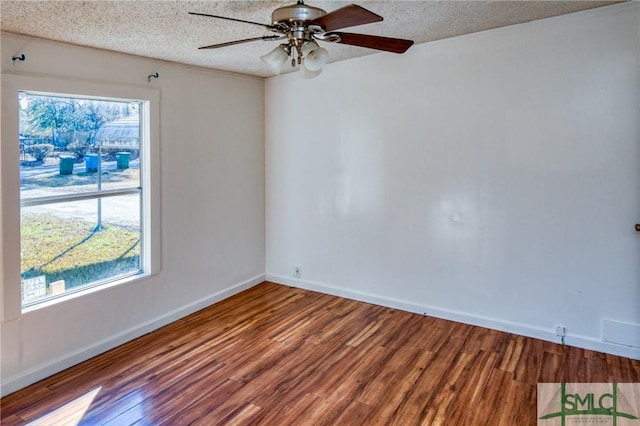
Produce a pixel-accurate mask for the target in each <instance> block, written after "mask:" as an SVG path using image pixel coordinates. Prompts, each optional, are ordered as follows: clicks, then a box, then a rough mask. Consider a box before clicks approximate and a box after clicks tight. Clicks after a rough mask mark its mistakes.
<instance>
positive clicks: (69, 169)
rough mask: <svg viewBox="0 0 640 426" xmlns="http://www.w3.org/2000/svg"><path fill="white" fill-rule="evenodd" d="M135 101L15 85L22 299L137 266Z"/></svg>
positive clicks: (114, 275) (31, 300) (137, 105)
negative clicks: (27, 89)
mask: <svg viewBox="0 0 640 426" xmlns="http://www.w3.org/2000/svg"><path fill="white" fill-rule="evenodd" d="M143 106H144V103H143V102H138V101H134V102H131V101H124V100H103V99H87V98H83V97H74V96H59V95H48V94H41V93H30V92H20V99H19V113H20V135H19V143H20V160H19V161H20V200H21V211H20V213H21V225H20V243H21V279H22V304H23V306H28V305H30V304H33V303H37V302H39V301H42V300H44V299H47V298H50V297H55V296H56V295H61V294H65V293H67V292H69V291H73V290H76V289H78V288H83V287H86V286H88V285H96V284H99V283H103V282H108V281H112V280H113V279H117V278H121V277H124V276H128V275H132V274H136V273H139V272H141V271H142V264H141V250H142V247H141V236H142V220H141V217H142V209H143V207H144V206H143V205H142V201H141V200H142V199H141V193H142V188H141V175H140V171H141V167H140V149H141V147H142V146H143V145H142V144H141V143H140V139H141V134H142V132H141V121H140V117H141V116H142V114H141V112H142V111H141V109H142V108H143Z"/></svg>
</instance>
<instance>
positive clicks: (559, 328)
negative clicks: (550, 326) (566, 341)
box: [556, 325, 566, 337]
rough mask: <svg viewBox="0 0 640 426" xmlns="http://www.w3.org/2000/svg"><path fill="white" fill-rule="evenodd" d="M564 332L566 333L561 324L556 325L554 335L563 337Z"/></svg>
mask: <svg viewBox="0 0 640 426" xmlns="http://www.w3.org/2000/svg"><path fill="white" fill-rule="evenodd" d="M565 333H566V330H565V328H564V327H563V326H561V325H556V336H559V337H564V336H565Z"/></svg>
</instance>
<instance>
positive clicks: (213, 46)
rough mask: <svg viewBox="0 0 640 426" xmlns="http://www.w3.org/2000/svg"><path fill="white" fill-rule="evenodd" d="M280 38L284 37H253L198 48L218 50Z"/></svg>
mask: <svg viewBox="0 0 640 426" xmlns="http://www.w3.org/2000/svg"><path fill="white" fill-rule="evenodd" d="M279 38H282V36H279V35H270V36H262V37H252V38H245V39H244V40H236V41H228V42H226V43H219V44H211V45H209V46H202V47H198V49H217V48H219V47H226V46H233V45H234V44H242V43H249V42H251V41H256V40H265V41H269V40H277V39H279Z"/></svg>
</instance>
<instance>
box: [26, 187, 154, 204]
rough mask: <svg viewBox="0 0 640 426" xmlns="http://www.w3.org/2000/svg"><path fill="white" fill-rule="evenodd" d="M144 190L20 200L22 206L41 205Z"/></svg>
mask: <svg viewBox="0 0 640 426" xmlns="http://www.w3.org/2000/svg"><path fill="white" fill-rule="evenodd" d="M141 191H142V189H141V188H140V187H137V188H122V189H107V190H102V191H90V192H83V193H71V194H62V195H49V196H45V197H32V198H25V199H23V200H20V207H33V206H41V205H44V204H53V203H62V202H68V201H82V200H93V199H98V198H107V197H115V196H118V195H129V194H139V193H140V192H141Z"/></svg>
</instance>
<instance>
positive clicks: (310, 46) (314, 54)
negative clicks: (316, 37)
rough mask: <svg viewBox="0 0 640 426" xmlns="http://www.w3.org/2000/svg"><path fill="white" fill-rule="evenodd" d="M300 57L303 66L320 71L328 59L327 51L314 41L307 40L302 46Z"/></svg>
mask: <svg viewBox="0 0 640 426" xmlns="http://www.w3.org/2000/svg"><path fill="white" fill-rule="evenodd" d="M302 57H303V58H304V59H303V61H304V66H305V67H306V68H307V69H308V70H309V71H320V70H322V68H323V67H324V66H325V65H326V64H327V61H328V60H329V52H327V49H324V48H322V47H320V46H318V43H316V42H315V41H308V42H306V43H305V44H304V45H303V46H302Z"/></svg>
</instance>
